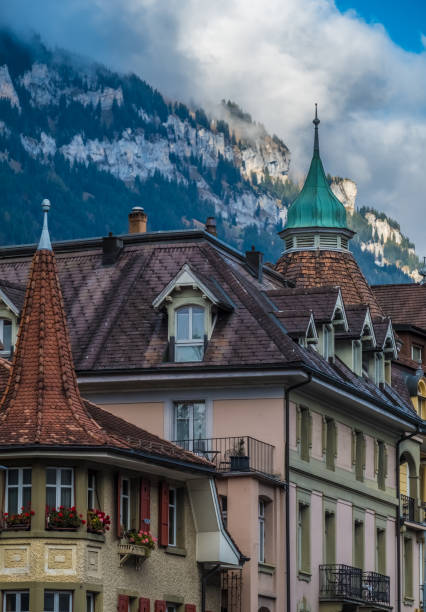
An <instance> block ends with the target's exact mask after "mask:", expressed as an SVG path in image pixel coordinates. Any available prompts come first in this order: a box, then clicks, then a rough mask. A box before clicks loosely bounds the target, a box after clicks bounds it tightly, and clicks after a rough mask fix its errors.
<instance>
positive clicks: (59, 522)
mask: <svg viewBox="0 0 426 612" xmlns="http://www.w3.org/2000/svg"><path fill="white" fill-rule="evenodd" d="M81 516H82V515H81V514H80V516H78V514H77V510H76V507H75V506H72V507H71V508H66V507H65V506H59V508H58V509H56V508H49V507H47V506H46V525H47V528H48V529H71V530H73V529H78V527H80V525H84V524H85V521H82V520H81V518H80V517H81Z"/></svg>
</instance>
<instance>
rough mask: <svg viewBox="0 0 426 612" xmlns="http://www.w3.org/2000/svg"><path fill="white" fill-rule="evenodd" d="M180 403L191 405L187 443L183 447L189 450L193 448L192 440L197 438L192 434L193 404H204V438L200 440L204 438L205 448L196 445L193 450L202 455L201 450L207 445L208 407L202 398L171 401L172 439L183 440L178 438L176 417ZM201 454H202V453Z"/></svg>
mask: <svg viewBox="0 0 426 612" xmlns="http://www.w3.org/2000/svg"><path fill="white" fill-rule="evenodd" d="M180 404H186V405H188V406H189V405H190V406H191V410H190V413H189V419H188V421H189V434H188V438H187V439H186V442H187V444H186V445H185V449H186V450H190V451H193V450H194V441H196V440H197V438H195V435H194V406H195V404H203V405H204V417H205V420H204V430H205V436H204V438H201V440H205V445H206V448H205V449H201V448H200V447H199V445H198V447H196V449H195V451H196V452H197V451H201V453H199V454H201V455H202V451H203V450H207V446H208V440H207V438H208V436H207V428H208V413H207V411H208V407H207V404H206V402H205V401H204V400H188V401H176V402H173V440H176V441H178V442H179V441H183V440H179V438H178V419H177V408H178V406H179V405H180ZM202 456H203V455H202Z"/></svg>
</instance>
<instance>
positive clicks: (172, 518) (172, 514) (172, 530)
mask: <svg viewBox="0 0 426 612" xmlns="http://www.w3.org/2000/svg"><path fill="white" fill-rule="evenodd" d="M176 511H177V503H176V489H172V488H170V489H169V546H176V518H177V512H176Z"/></svg>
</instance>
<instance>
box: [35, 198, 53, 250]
mask: <svg viewBox="0 0 426 612" xmlns="http://www.w3.org/2000/svg"><path fill="white" fill-rule="evenodd" d="M41 209H42V211H43V213H44V219H43V229H42V232H41V236H40V242H39V243H38V247H37V250H38V251H41V250H46V251H51V250H52V244H51V242H50V236H49V228H48V226H47V213H48V212H49V210H50V202H49V200H46V199H44V200H43V202H42V203H41Z"/></svg>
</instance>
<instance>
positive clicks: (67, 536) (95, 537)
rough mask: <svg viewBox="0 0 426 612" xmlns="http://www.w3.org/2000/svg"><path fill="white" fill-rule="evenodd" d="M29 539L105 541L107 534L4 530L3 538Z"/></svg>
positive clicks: (0, 535) (0, 533)
mask: <svg viewBox="0 0 426 612" xmlns="http://www.w3.org/2000/svg"><path fill="white" fill-rule="evenodd" d="M18 538H19V539H21V540H22V539H24V540H27V539H29V538H31V539H32V538H38V539H46V540H48V539H53V540H54V539H57V540H92V541H94V542H105V536H104V535H100V534H98V533H88V532H86V531H35V530H32V531H24V530H22V531H2V532H0V539H2V540H16V539H18Z"/></svg>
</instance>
